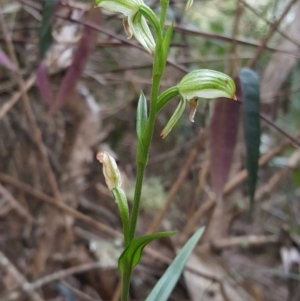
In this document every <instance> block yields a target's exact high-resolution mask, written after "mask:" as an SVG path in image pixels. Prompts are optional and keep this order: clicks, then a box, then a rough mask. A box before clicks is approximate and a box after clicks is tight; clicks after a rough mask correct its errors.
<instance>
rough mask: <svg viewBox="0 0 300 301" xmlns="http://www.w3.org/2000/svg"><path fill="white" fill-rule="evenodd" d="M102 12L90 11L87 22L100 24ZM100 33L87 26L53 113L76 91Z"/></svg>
mask: <svg viewBox="0 0 300 301" xmlns="http://www.w3.org/2000/svg"><path fill="white" fill-rule="evenodd" d="M101 19H102V17H101V12H100V10H99V8H92V9H91V10H90V11H89V14H88V17H87V20H86V22H87V23H90V24H95V25H96V24H98V23H99V20H100V21H101ZM97 36H98V33H97V31H96V30H95V29H93V28H91V27H90V26H85V27H84V30H83V33H82V37H81V39H80V42H79V45H78V47H77V50H76V52H75V54H74V57H73V61H72V64H71V66H70V67H69V69H68V72H67V74H66V76H65V77H64V79H63V81H62V83H61V85H60V87H59V90H58V92H57V96H56V99H55V103H54V106H53V107H52V110H53V111H56V110H58V109H59V108H61V107H62V106H63V105H64V104H65V103H66V102H67V100H68V97H69V96H70V94H71V93H72V92H73V90H74V89H75V86H76V83H77V81H78V80H79V79H80V77H81V75H82V72H83V70H84V67H85V64H86V62H87V60H88V58H89V55H90V53H91V52H92V51H93V49H94V48H95V46H96V42H97Z"/></svg>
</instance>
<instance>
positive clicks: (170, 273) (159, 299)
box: [145, 227, 204, 301]
mask: <svg viewBox="0 0 300 301" xmlns="http://www.w3.org/2000/svg"><path fill="white" fill-rule="evenodd" d="M203 232H204V227H202V228H200V229H199V230H198V231H196V232H195V234H194V235H193V236H192V237H191V238H190V239H189V240H188V241H187V242H186V244H185V245H184V246H183V248H182V249H181V250H180V251H179V253H178V254H177V256H176V257H175V259H174V260H173V261H172V263H171V264H170V266H169V267H168V268H167V270H166V271H165V273H164V274H163V276H162V277H161V278H160V279H159V281H158V282H157V283H156V285H155V286H154V288H153V289H152V291H151V292H150V294H149V295H148V297H147V298H146V300H145V301H167V300H168V298H169V296H170V294H171V293H172V291H173V289H174V287H175V285H176V283H177V281H178V279H179V277H180V275H181V273H182V271H183V269H184V267H185V264H186V262H187V261H188V258H189V257H190V255H191V253H192V252H193V250H194V248H195V246H196V245H197V243H198V241H199V239H200V238H201V236H202V234H203Z"/></svg>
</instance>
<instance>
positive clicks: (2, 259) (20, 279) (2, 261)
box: [0, 251, 44, 301]
mask: <svg viewBox="0 0 300 301" xmlns="http://www.w3.org/2000/svg"><path fill="white" fill-rule="evenodd" d="M0 266H1V267H2V268H4V269H5V270H6V271H7V272H8V273H9V274H11V275H12V276H13V277H14V278H15V280H16V282H17V284H18V285H19V286H21V288H22V290H23V292H24V293H26V295H27V296H28V297H29V298H30V299H31V300H33V301H44V299H43V298H42V297H41V296H40V295H39V294H38V293H37V292H35V291H34V289H32V288H31V286H30V283H29V282H28V281H27V279H26V278H25V277H24V276H23V275H22V274H21V273H20V272H19V271H18V269H17V268H16V267H15V266H14V265H13V264H12V263H11V262H10V261H9V259H8V258H7V257H6V256H5V255H4V254H3V253H2V252H1V251H0ZM9 300H12V299H9Z"/></svg>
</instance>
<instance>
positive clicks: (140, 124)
mask: <svg viewBox="0 0 300 301" xmlns="http://www.w3.org/2000/svg"><path fill="white" fill-rule="evenodd" d="M147 119H148V117H147V100H146V97H145V95H144V93H143V91H141V93H140V98H139V102H138V106H137V111H136V134H137V137H138V139H139V140H140V141H142V137H143V134H144V133H145V130H146V125H147Z"/></svg>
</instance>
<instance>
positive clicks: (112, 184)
mask: <svg viewBox="0 0 300 301" xmlns="http://www.w3.org/2000/svg"><path fill="white" fill-rule="evenodd" d="M96 158H97V160H98V161H99V162H100V163H102V164H103V174H104V178H105V182H106V185H107V187H108V189H109V190H110V191H112V190H113V189H115V188H118V187H121V184H122V181H121V175H120V172H119V169H118V166H117V163H116V161H115V160H114V158H113V157H111V156H110V155H109V154H108V153H107V152H104V151H101V152H98V153H97V156H96Z"/></svg>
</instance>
